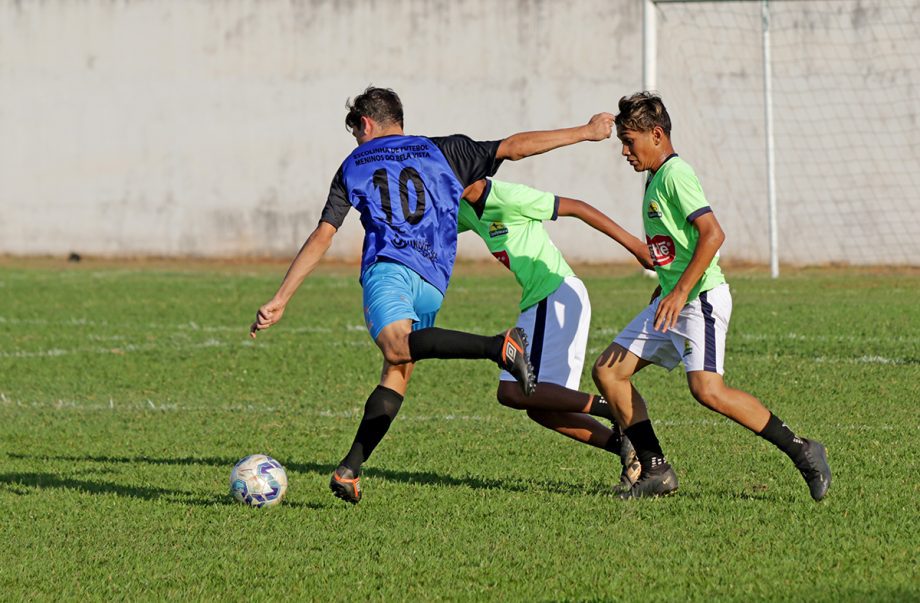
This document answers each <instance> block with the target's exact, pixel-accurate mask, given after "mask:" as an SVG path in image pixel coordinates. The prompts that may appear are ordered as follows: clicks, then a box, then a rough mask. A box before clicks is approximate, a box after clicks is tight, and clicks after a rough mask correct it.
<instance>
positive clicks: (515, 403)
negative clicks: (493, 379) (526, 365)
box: [495, 381, 525, 410]
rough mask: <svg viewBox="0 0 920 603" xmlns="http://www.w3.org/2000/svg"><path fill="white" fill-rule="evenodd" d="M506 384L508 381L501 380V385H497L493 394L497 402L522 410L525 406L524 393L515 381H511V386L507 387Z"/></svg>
mask: <svg viewBox="0 0 920 603" xmlns="http://www.w3.org/2000/svg"><path fill="white" fill-rule="evenodd" d="M508 384H509V382H507V381H502V383H501V385H499V386H498V391H497V392H496V394H495V397H496V398H498V403H499V404H501V405H502V406H507V407H508V408H513V409H514V410H522V409H523V408H525V406H524V394H523V392H521V388H520V387H518V385H517V384H516V383H511V385H512V386H513V387H508Z"/></svg>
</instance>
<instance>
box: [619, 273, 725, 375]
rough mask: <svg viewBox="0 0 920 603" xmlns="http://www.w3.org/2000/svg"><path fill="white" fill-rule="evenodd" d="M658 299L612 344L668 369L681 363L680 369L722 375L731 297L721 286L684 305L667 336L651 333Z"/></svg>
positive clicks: (657, 332)
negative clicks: (682, 367)
mask: <svg viewBox="0 0 920 603" xmlns="http://www.w3.org/2000/svg"><path fill="white" fill-rule="evenodd" d="M660 301H661V298H660V297H658V298H656V299H655V301H653V302H652V304H651V305H650V306H648V307H647V308H645V310H643V311H642V312H640V313H639V315H638V316H636V317H635V318H634V319H633V321H632V322H631V323H629V324H628V325H627V326H626V328H625V329H623V330H622V331H621V332H620V334H619V335H617V336H616V339H614V340H613V342H614V343H616V344H617V345H620V346H622V347H624V348H626V349H627V350H629V351H630V352H632V353H633V354H635V355H636V356H638V357H639V358H642V359H643V360H648V361H649V362H652V363H654V364H657V365H659V366H663V367H664V368H666V369H668V370H671V369H673V368H674V367H675V366H677V365H678V363H680V362H681V360H683V363H684V368H685V369H686V371H687V372H688V373H689V372H691V371H707V372H710V373H718V374H720V375H721V374H722V373H723V372H724V368H723V365H724V360H725V335H726V333H728V321H729V320H730V319H731V316H732V295H731V292H730V291H729V290H728V284H727V283H723V284H721V285H718V286H716V287H714V288H712V289H710V290H709V291H704V292H703V293H700V296H699V297H698V298H696V299H695V300H693V301H692V302H690V303H689V304H687V305H686V306H684V309H683V310H681V312H680V316H679V317H678V319H677V324H676V325H675V326H674V328H672V329H668V332H667V333H662V332H660V331H656V330H655V311H656V310H657V309H658V302H660Z"/></svg>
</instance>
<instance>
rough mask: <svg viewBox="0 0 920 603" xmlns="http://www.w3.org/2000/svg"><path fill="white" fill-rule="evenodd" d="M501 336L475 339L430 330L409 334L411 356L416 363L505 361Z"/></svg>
mask: <svg viewBox="0 0 920 603" xmlns="http://www.w3.org/2000/svg"><path fill="white" fill-rule="evenodd" d="M503 341H504V337H502V336H501V335H491V336H490V335H474V334H472V333H464V332H463V331H451V330H450V329H439V328H437V327H429V328H427V329H419V330H418V331H412V332H411V333H409V356H411V357H412V361H413V362H415V361H416V360H424V359H425V358H468V359H479V358H481V359H485V360H492V361H493V362H500V361H501V354H502V342H503Z"/></svg>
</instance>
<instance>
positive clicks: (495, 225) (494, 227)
mask: <svg viewBox="0 0 920 603" xmlns="http://www.w3.org/2000/svg"><path fill="white" fill-rule="evenodd" d="M506 234H508V228H507V227H506V226H505V225H504V224H502V223H501V222H492V223H491V224H489V238H491V239H494V238H495V237H500V236H503V235H506Z"/></svg>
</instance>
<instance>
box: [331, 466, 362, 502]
mask: <svg viewBox="0 0 920 603" xmlns="http://www.w3.org/2000/svg"><path fill="white" fill-rule="evenodd" d="M329 489H330V490H332V493H333V494H335V496H336V497H337V498H341V499H342V500H344V501H345V502H349V503H351V504H353V505H356V504H358V501H360V500H361V478H360V477H358V476H357V475H355V473H354V471H352V470H351V469H349V468H348V467H346V466H345V465H339V467H338V469H336V470H335V471H333V472H332V478H331V479H330V480H329Z"/></svg>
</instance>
